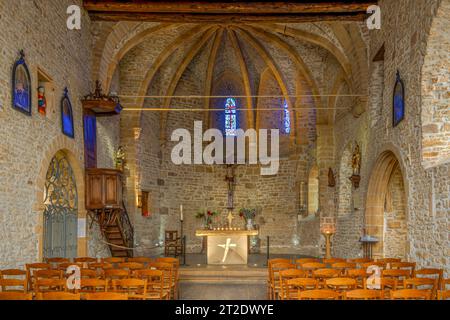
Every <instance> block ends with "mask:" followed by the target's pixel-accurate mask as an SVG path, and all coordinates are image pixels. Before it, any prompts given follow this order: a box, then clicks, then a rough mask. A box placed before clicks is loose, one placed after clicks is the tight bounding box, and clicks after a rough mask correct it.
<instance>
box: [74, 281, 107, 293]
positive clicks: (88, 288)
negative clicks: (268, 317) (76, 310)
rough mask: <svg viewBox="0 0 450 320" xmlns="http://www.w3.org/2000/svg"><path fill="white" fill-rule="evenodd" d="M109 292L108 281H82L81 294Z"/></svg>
mask: <svg viewBox="0 0 450 320" xmlns="http://www.w3.org/2000/svg"><path fill="white" fill-rule="evenodd" d="M107 290H108V280H103V279H81V281H80V290H79V291H80V292H81V293H94V292H106V291H107Z"/></svg>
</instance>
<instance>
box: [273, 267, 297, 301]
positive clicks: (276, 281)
mask: <svg viewBox="0 0 450 320" xmlns="http://www.w3.org/2000/svg"><path fill="white" fill-rule="evenodd" d="M295 267H296V266H295V264H292V263H285V262H280V263H274V264H272V265H271V267H270V269H271V273H270V275H269V281H270V291H269V299H272V300H273V299H275V300H276V299H278V297H279V296H278V295H279V293H280V290H281V283H280V271H283V270H288V269H295Z"/></svg>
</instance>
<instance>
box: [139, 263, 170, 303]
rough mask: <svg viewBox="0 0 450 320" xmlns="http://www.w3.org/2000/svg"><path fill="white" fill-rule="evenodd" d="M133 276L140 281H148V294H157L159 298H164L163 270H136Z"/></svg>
mask: <svg viewBox="0 0 450 320" xmlns="http://www.w3.org/2000/svg"><path fill="white" fill-rule="evenodd" d="M133 275H134V276H135V277H136V278H138V279H145V280H147V292H148V293H156V294H158V295H159V298H160V299H162V298H163V293H164V274H163V272H162V271H161V270H151V269H145V270H136V271H134V273H133Z"/></svg>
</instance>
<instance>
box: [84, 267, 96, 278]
mask: <svg viewBox="0 0 450 320" xmlns="http://www.w3.org/2000/svg"><path fill="white" fill-rule="evenodd" d="M80 275H81V278H97V277H98V275H99V274H98V272H97V270H92V269H86V268H83V269H80Z"/></svg>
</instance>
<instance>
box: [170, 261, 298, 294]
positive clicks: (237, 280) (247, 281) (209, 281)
mask: <svg viewBox="0 0 450 320" xmlns="http://www.w3.org/2000/svg"><path fill="white" fill-rule="evenodd" d="M301 257H304V256H299V255H286V254H283V255H282V254H278V255H271V256H270V258H271V259H273V258H290V259H298V258H301ZM181 262H183V259H181ZM266 262H267V257H266V255H264V254H251V255H249V257H248V264H247V265H208V264H207V261H206V255H205V254H188V255H187V256H186V264H185V265H182V266H181V268H180V287H179V294H180V296H179V298H180V299H181V300H265V299H267V286H266V281H267V268H266Z"/></svg>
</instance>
